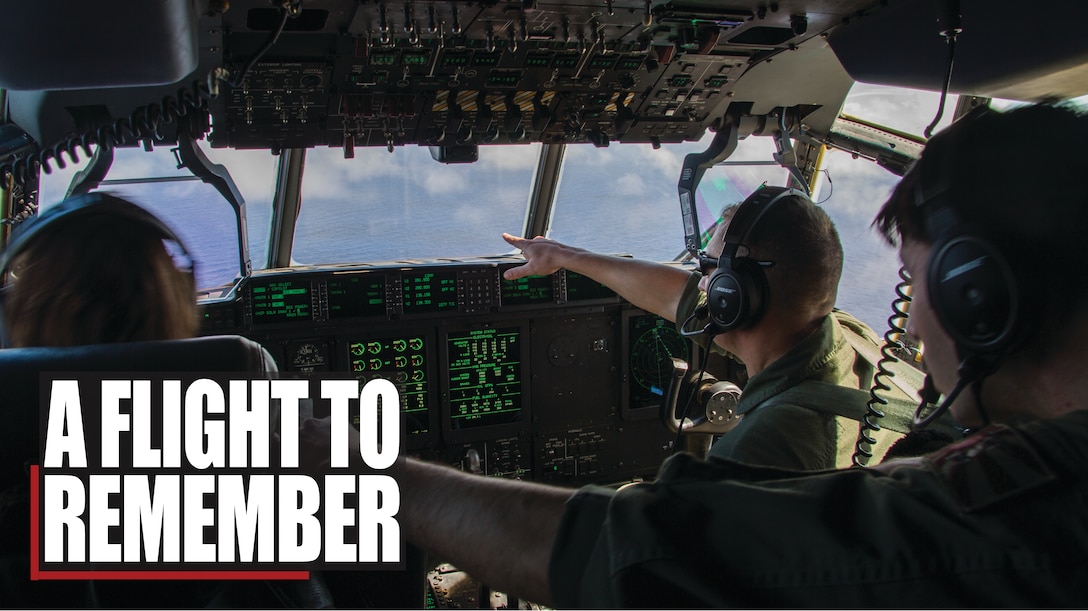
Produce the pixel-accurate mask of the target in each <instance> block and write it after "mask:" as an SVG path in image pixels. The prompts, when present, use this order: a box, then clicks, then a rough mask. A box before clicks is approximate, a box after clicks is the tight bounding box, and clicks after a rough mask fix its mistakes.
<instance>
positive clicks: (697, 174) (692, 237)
mask: <svg viewBox="0 0 1088 611" xmlns="http://www.w3.org/2000/svg"><path fill="white" fill-rule="evenodd" d="M738 140H739V121H738V120H737V118H736V117H733V116H730V115H727V116H726V117H725V124H724V125H722V126H721V128H719V129H718V133H717V134H715V136H714V140H713V141H712V142H711V143H710V146H709V147H708V148H707V149H706V150H705V151H703V152H702V153H688V154H687V155H686V156H684V165H683V167H682V168H681V170H680V181H679V183H678V184H677V190H678V191H679V193H680V213H681V214H682V215H683V220H684V247H685V248H686V249H687V251H688V252H689V253H691V256H693V257H697V256H698V254H699V250H700V249H702V246H703V244H702V238H701V237H700V235H699V215H698V213H697V212H696V210H695V189H696V187H698V186H699V181H700V180H702V179H703V174H704V173H706V170H707V168H709V167H711V166H713V165H714V164H716V163H718V162H721V161H724V160H725V159H727V158H728V157H729V156H730V155H732V154H733V151H735V150H737V142H738Z"/></svg>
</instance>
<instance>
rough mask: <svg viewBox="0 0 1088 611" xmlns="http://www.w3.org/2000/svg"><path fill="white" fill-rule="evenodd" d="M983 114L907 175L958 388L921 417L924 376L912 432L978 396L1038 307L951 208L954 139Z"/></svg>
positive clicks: (929, 398) (931, 396)
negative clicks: (967, 396) (968, 392)
mask: <svg viewBox="0 0 1088 611" xmlns="http://www.w3.org/2000/svg"><path fill="white" fill-rule="evenodd" d="M984 114H986V113H985V112H984V111H981V112H975V113H972V114H971V115H968V116H966V117H964V118H962V119H960V120H959V121H958V122H957V123H956V124H953V125H952V127H950V128H949V131H948V132H947V133H946V134H945V135H944V137H943V138H935V139H934V140H933V141H931V142H930V143H929V144H928V145H927V155H928V156H927V157H926V158H925V159H926V162H925V163H923V164H921V165H922V167H921V168H920V169H914V170H912V172H913V171H920V172H921V173H920V174H919V175H918V177H917V182H916V183H915V185H914V193H913V196H914V205H915V206H917V207H918V209H919V210H920V211H921V213H922V218H923V219H924V222H925V230H926V234H927V235H928V237H929V239H930V240H932V242H933V246H932V247H931V249H930V254H929V262H928V263H927V267H926V272H925V274H926V277H925V283H926V291H927V292H928V293H929V303H930V307H931V308H932V309H933V312H934V314H935V315H936V317H937V320H938V322H939V323H940V324H941V327H942V328H943V329H944V331H945V333H947V334H948V336H949V337H950V338H951V339H952V341H953V342H954V343H955V345H956V353H957V357H958V358H959V361H960V364H959V367H958V374H959V380H958V381H957V382H956V385H955V387H954V388H952V389H951V390H949V391H948V392H947V393H946V394H945V396H944V400H943V401H942V402H941V403H940V404H939V405H937V407H936V408H935V409H933V410H932V411H931V412H930V413H929V414H928V415H925V416H923V410H924V409H925V407H926V406H927V405H929V404H935V403H936V401H937V399H938V393H937V391H936V389H935V388H934V387H933V381H932V377H931V376H928V375H927V376H926V381H925V385H924V387H923V390H922V392H921V399H922V401H921V403H919V405H918V409H917V410H915V412H914V424H913V427H914V428H915V429H920V428H923V427H925V426H926V425H928V424H929V423H931V422H933V421H934V420H936V419H937V418H938V417H939V416H940V415H941V414H943V413H944V412H945V411H946V410H947V409H948V408H949V407H950V406H951V405H952V403H953V402H954V401H955V400H956V397H958V396H959V394H960V392H961V391H962V390H964V389H965V388H966V387H967V386H968V385H975V386H976V392H980V390H979V388H978V385H980V384H981V383H982V380H984V379H985V377H986V376H987V375H989V374H990V373H992V372H993V371H994V370H995V369H996V368H997V366H998V365H999V364H1000V361H1001V359H1002V357H1004V356H1005V355H1006V354H1007V353H1008V352H1009V351H1010V350H1011V349H1013V348H1015V347H1016V345H1017V343H1018V342H1019V341H1021V340H1022V339H1023V338H1024V337H1026V336H1027V335H1028V331H1029V327H1031V326H1032V323H1034V322H1035V321H1037V320H1038V318H1039V317H1038V316H1037V315H1035V314H1036V313H1035V312H1029V311H1028V310H1034V309H1036V308H1037V306H1038V303H1036V302H1038V301H1040V300H1038V299H1036V300H1031V299H1028V297H1029V295H1030V292H1031V291H1030V290H1029V289H1030V286H1029V285H1030V276H1029V275H1028V273H1027V270H1022V269H1017V268H1016V267H1015V266H1014V265H1011V264H1010V263H1009V261H1008V260H1007V259H1006V258H1005V256H1004V255H1003V254H1002V253H1001V251H1000V250H999V249H998V248H996V247H995V246H994V245H993V243H992V242H991V241H990V240H988V239H986V238H985V237H983V236H981V235H979V232H978V231H977V230H975V229H973V228H972V227H970V226H969V225H968V224H965V223H963V222H962V221H961V220H960V218H959V215H957V214H956V212H955V210H954V209H953V207H952V204H951V202H952V197H953V194H952V192H951V189H952V187H951V185H952V182H951V178H952V176H951V172H952V167H951V166H952V161H953V160H955V159H957V157H956V154H957V152H958V151H957V149H958V146H957V145H958V140H959V139H960V138H962V135H961V134H962V131H963V129H964V126H963V125H961V124H965V123H968V122H972V121H974V120H976V119H977V117H979V116H982V115H984ZM916 168H917V166H916ZM973 195H974V194H972V193H966V194H961V195H959V196H960V197H971V196H973ZM1033 303H1034V305H1033ZM978 411H979V415H980V416H981V417H982V419H983V422H984V423H986V422H989V418H988V416H987V415H986V411H985V409H984V408H983V406H982V403H981V401H980V402H979V403H978Z"/></svg>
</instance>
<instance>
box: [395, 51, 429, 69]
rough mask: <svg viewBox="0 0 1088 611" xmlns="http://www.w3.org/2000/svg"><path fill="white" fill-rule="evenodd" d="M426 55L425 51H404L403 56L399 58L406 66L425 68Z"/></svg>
mask: <svg viewBox="0 0 1088 611" xmlns="http://www.w3.org/2000/svg"><path fill="white" fill-rule="evenodd" d="M427 55H428V53H427V52H426V51H422V52H421V51H412V52H408V51H405V52H404V55H403V56H402V57H401V61H402V62H403V63H404V65H406V66H426V65H427Z"/></svg>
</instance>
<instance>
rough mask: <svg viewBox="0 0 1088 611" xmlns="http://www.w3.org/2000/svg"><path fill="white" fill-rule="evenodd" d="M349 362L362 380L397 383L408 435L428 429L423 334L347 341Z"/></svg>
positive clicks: (405, 430) (405, 429) (353, 371)
mask: <svg viewBox="0 0 1088 611" xmlns="http://www.w3.org/2000/svg"><path fill="white" fill-rule="evenodd" d="M348 363H349V368H350V369H351V371H352V373H354V374H355V375H356V377H358V378H359V379H361V380H373V379H375V378H383V379H386V380H389V381H391V382H393V383H394V384H396V386H397V391H398V392H399V393H400V407H401V411H403V412H404V414H405V416H406V418H405V428H404V432H405V433H406V434H408V435H415V434H420V433H425V432H427V430H428V429H429V428H430V419H429V418H428V416H427V382H428V380H427V357H426V350H425V344H424V340H423V337H422V336H407V337H387V338H373V339H360V340H355V341H350V342H348Z"/></svg>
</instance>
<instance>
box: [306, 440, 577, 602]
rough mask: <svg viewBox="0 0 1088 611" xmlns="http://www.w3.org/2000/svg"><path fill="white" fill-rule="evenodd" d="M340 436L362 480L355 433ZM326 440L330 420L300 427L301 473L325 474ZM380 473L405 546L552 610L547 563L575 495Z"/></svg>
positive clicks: (458, 476)
mask: <svg viewBox="0 0 1088 611" xmlns="http://www.w3.org/2000/svg"><path fill="white" fill-rule="evenodd" d="M346 429H347V434H348V456H349V462H350V468H352V469H354V470H356V471H358V472H360V473H362V472H365V471H366V470H367V467H366V465H365V464H364V463H363V461H362V458H361V457H360V454H359V433H358V431H357V430H356V429H355V428H354V427H346ZM332 434H333V431H332V427H331V420H330V419H329V418H321V419H313V418H310V419H307V420H304V421H303V422H302V425H301V426H300V428H299V440H300V442H301V446H300V447H301V458H302V464H303V466H304V467H305V468H307V469H308V470H310V471H311V472H313V473H317V474H321V473H328V472H329V471H330V467H329V456H330V454H331V452H330V448H331V435H332ZM385 473H386V474H388V475H390V476H392V477H393V478H394V479H395V480H396V481H397V484H398V486H399V487H400V511H399V512H398V513H397V522H398V523H399V524H400V528H401V532H402V533H403V535H404V537H405V539H406V540H408V541H411V542H412V543H413V544H415V545H417V546H418V547H420V548H423V549H425V550H428V551H430V552H432V553H433V554H435V556H437V557H438V558H440V559H442V560H443V561H448V562H451V563H453V564H454V565H455V566H456V567H457V568H459V569H461V570H463V571H466V572H467V573H469V574H470V575H472V576H473V577H475V578H477V579H479V580H481V581H483V582H484V583H486V584H488V585H489V586H492V587H494V588H497V589H499V590H502V591H504V592H509V593H510V594H514V595H517V596H519V597H521V598H524V599H526V600H531V601H533V602H536V603H540V604H544V605H549V606H550V605H551V602H552V597H551V592H550V591H549V588H548V561H549V559H550V558H551V552H552V545H553V543H554V541H555V535H556V533H557V532H558V530H559V522H560V519H561V518H562V517H563V511H564V509H565V504H566V502H567V500H568V499H569V498H570V497H571V496H572V495H573V494H574V492H575V491H574V490H572V489H567V488H559V487H555V486H545V485H541V484H531V483H527V482H521V481H514V480H506V479H500V478H495V477H484V476H482V475H472V474H468V473H465V472H463V471H458V470H456V469H453V468H451V467H446V466H442V465H435V464H431V463H425V462H421V461H418V460H413V459H410V458H403V459H400V460H398V461H397V463H396V464H395V465H394V466H393V467H391V468H390V469H389V470H387V471H385Z"/></svg>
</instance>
